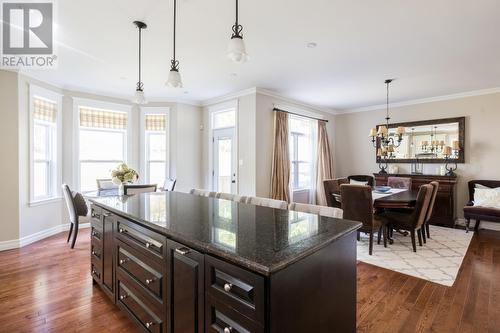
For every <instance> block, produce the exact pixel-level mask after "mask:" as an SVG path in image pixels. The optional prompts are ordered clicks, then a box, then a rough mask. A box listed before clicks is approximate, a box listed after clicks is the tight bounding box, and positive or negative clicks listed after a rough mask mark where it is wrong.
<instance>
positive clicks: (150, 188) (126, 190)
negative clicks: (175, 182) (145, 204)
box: [123, 184, 156, 195]
mask: <svg viewBox="0 0 500 333" xmlns="http://www.w3.org/2000/svg"><path fill="white" fill-rule="evenodd" d="M149 192H156V184H149V185H132V184H129V185H123V194H125V195H134V194H139V193H149Z"/></svg>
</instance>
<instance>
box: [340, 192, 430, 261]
mask: <svg viewBox="0 0 500 333" xmlns="http://www.w3.org/2000/svg"><path fill="white" fill-rule="evenodd" d="M432 190H433V186H432V185H430V184H426V185H422V186H420V189H419V191H418V195H417V202H416V204H415V208H414V209H413V211H412V212H411V213H404V212H398V211H385V212H383V213H381V214H380V217H381V218H383V219H385V220H386V221H387V224H388V225H390V227H391V228H395V229H398V230H406V231H409V232H410V235H411V243H412V247H413V252H417V244H416V241H415V233H416V234H417V235H418V243H419V245H420V246H423V244H422V227H423V225H424V223H425V220H426V214H427V210H428V209H429V205H430V202H431V199H432ZM344 214H345V213H344Z"/></svg>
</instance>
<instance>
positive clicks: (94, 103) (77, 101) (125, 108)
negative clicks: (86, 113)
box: [73, 98, 133, 191]
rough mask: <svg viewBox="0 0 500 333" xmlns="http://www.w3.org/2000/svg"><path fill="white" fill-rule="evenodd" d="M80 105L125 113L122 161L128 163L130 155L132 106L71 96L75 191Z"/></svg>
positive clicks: (78, 159) (77, 178)
mask: <svg viewBox="0 0 500 333" xmlns="http://www.w3.org/2000/svg"><path fill="white" fill-rule="evenodd" d="M80 107H88V108H93V109H103V110H109V111H118V112H126V113H127V129H126V130H125V137H126V139H125V140H126V142H125V152H124V156H123V159H124V162H125V163H127V164H128V163H129V158H130V157H131V156H132V149H133V147H132V142H133V140H132V134H133V132H132V106H131V105H125V104H118V103H110V102H103V101H98V100H93V99H87V98H73V161H74V163H73V185H74V188H75V189H76V190H77V191H81V186H80V185H81V184H80V179H81V177H80V176H81V170H80Z"/></svg>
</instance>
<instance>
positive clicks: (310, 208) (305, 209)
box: [288, 202, 343, 219]
mask: <svg viewBox="0 0 500 333" xmlns="http://www.w3.org/2000/svg"><path fill="white" fill-rule="evenodd" d="M288 210H293V211H296V212H302V213H309V214H316V215H321V216H327V217H335V218H338V219H341V218H342V216H343V211H342V209H340V208H335V207H327V206H318V205H310V204H303V203H297V202H292V203H291V204H290V205H288Z"/></svg>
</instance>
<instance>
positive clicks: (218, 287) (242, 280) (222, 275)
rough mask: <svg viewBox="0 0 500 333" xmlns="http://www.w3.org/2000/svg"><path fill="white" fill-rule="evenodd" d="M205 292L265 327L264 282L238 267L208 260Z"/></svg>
mask: <svg viewBox="0 0 500 333" xmlns="http://www.w3.org/2000/svg"><path fill="white" fill-rule="evenodd" d="M205 268H206V271H205V276H206V279H205V281H206V282H205V283H206V285H205V289H206V291H207V293H208V294H209V295H211V296H212V297H213V298H215V299H217V300H220V301H221V302H223V303H225V304H226V305H228V306H230V307H231V308H233V309H235V310H236V311H238V312H240V313H241V314H243V315H245V316H247V317H248V318H250V319H252V320H255V321H257V322H259V323H264V278H263V277H262V276H260V275H257V274H254V273H251V272H249V271H247V270H244V269H242V268H239V267H237V266H234V265H231V264H228V263H226V262H223V261H221V260H218V259H215V258H213V257H210V256H205Z"/></svg>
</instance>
